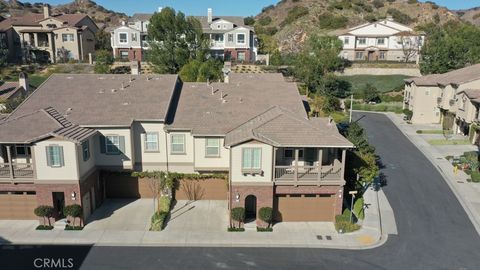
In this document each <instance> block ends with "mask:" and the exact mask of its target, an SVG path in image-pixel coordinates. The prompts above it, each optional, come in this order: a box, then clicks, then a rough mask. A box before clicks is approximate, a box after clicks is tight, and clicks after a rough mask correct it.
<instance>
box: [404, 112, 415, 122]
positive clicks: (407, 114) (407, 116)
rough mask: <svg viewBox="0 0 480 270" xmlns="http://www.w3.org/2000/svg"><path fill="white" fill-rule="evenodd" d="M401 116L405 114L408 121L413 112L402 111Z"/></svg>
mask: <svg viewBox="0 0 480 270" xmlns="http://www.w3.org/2000/svg"><path fill="white" fill-rule="evenodd" d="M403 114H405V117H406V118H407V120H408V121H410V120H412V116H413V111H410V110H409V109H404V110H403Z"/></svg>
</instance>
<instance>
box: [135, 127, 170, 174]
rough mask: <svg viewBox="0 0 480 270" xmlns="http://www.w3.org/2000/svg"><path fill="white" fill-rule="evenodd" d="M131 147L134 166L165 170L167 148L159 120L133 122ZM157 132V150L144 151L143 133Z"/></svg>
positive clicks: (146, 169) (151, 169) (164, 134)
mask: <svg viewBox="0 0 480 270" xmlns="http://www.w3.org/2000/svg"><path fill="white" fill-rule="evenodd" d="M132 127H133V149H134V151H135V168H136V169H138V170H142V171H153V170H160V171H161V170H166V164H167V149H166V133H165V131H164V130H163V128H164V124H163V123H160V122H135V123H134V124H133V126H132ZM146 132H157V133H158V149H159V150H158V152H146V151H145V133H146Z"/></svg>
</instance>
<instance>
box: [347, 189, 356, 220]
mask: <svg viewBox="0 0 480 270" xmlns="http://www.w3.org/2000/svg"><path fill="white" fill-rule="evenodd" d="M357 193H358V191H356V190H354V191H350V192H348V194H350V195H352V203H351V204H350V210H351V211H350V223H352V216H353V199H355V194H357Z"/></svg>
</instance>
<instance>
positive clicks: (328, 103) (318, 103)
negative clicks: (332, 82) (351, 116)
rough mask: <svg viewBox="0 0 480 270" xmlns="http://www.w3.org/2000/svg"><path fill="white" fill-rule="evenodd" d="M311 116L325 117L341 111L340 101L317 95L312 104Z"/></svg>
mask: <svg viewBox="0 0 480 270" xmlns="http://www.w3.org/2000/svg"><path fill="white" fill-rule="evenodd" d="M310 108H311V114H312V115H314V116H317V117H318V116H325V115H329V114H331V113H332V112H335V111H338V110H340V100H339V99H338V98H336V97H334V96H332V95H315V97H314V98H313V100H312V101H311V102H310Z"/></svg>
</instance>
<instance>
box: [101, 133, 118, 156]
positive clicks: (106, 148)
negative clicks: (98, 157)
mask: <svg viewBox="0 0 480 270" xmlns="http://www.w3.org/2000/svg"><path fill="white" fill-rule="evenodd" d="M108 137H117V139H118V145H116V144H109V141H110V140H109V139H108ZM109 145H113V146H115V147H116V148H117V151H115V152H111V151H108V146H109ZM121 152H122V151H121V150H120V135H117V134H108V135H105V154H106V155H120V153H121Z"/></svg>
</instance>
